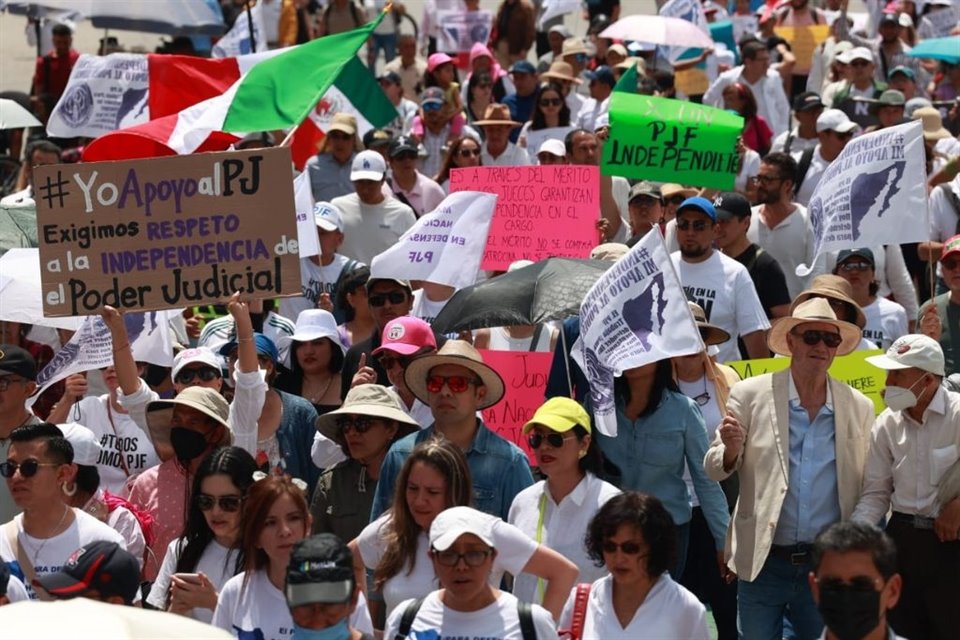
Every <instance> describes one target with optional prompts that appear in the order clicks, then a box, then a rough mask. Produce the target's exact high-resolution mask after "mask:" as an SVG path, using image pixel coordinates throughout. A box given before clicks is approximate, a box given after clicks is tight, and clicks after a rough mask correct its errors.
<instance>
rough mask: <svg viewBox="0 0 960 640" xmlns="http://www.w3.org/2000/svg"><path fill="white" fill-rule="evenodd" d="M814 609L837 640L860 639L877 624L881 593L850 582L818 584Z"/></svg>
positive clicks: (878, 621) (878, 622)
mask: <svg viewBox="0 0 960 640" xmlns="http://www.w3.org/2000/svg"><path fill="white" fill-rule="evenodd" d="M817 609H819V610H820V615H821V616H823V622H824V624H825V625H827V628H828V629H830V631H832V632H833V634H834V635H835V636H837V638H839V640H862V639H863V638H864V637H866V635H867V634H868V633H870V632H871V631H873V630H874V629H876V628H877V625H879V624H880V592H879V591H874V590H873V589H871V590H869V591H864V590H863V589H857V588H855V587H853V586H851V585H838V586H830V587H828V588H823V587H821V588H820V604H819V605H817Z"/></svg>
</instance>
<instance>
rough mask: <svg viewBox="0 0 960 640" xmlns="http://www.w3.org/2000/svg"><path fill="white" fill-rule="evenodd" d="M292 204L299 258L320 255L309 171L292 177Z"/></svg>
mask: <svg viewBox="0 0 960 640" xmlns="http://www.w3.org/2000/svg"><path fill="white" fill-rule="evenodd" d="M293 204H294V206H295V207H296V209H297V243H299V245H300V252H299V253H300V258H301V259H302V258H309V257H310V256H318V255H320V239H319V238H318V237H317V224H316V222H314V219H313V190H312V189H310V172H309V171H304V172H303V173H301V174H300V175H298V176H297V177H296V178H294V179H293Z"/></svg>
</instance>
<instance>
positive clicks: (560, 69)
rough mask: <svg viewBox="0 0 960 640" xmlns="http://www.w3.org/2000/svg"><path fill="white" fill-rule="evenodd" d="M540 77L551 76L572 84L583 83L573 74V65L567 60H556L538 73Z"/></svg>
mask: <svg viewBox="0 0 960 640" xmlns="http://www.w3.org/2000/svg"><path fill="white" fill-rule="evenodd" d="M540 78H541V79H543V78H553V79H554V80H566V81H567V82H572V83H574V84H583V80H581V79H580V78H578V77H577V76H575V75H573V65H572V64H570V63H569V62H563V61H562V60H558V61H556V62H554V63H553V64H551V65H550V68H549V69H548V70H546V71H544V72H543V73H541V74H540Z"/></svg>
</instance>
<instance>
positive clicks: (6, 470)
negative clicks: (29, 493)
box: [0, 458, 60, 478]
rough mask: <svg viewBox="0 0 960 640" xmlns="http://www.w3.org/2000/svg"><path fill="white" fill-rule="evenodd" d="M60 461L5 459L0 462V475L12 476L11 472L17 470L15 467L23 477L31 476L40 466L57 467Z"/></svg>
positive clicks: (13, 472)
mask: <svg viewBox="0 0 960 640" xmlns="http://www.w3.org/2000/svg"><path fill="white" fill-rule="evenodd" d="M59 466H60V463H58V462H40V461H39V460H34V459H32V458H31V459H29V460H24V461H23V462H13V461H12V460H7V461H6V462H4V463H3V464H0V476H3V477H4V478H12V477H13V474H15V473H16V472H17V469H19V470H20V475H21V476H23V477H24V478H32V477H33V476H35V475H37V471H39V470H40V467H59Z"/></svg>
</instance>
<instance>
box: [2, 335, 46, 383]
mask: <svg viewBox="0 0 960 640" xmlns="http://www.w3.org/2000/svg"><path fill="white" fill-rule="evenodd" d="M9 375H15V376H20V377H21V378H25V379H27V380H32V381H34V382H36V380H37V361H36V360H34V359H33V356H32V355H30V352H29V351H27V350H26V349H22V348H20V347H18V346H17V345H15V344H0V376H9Z"/></svg>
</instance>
